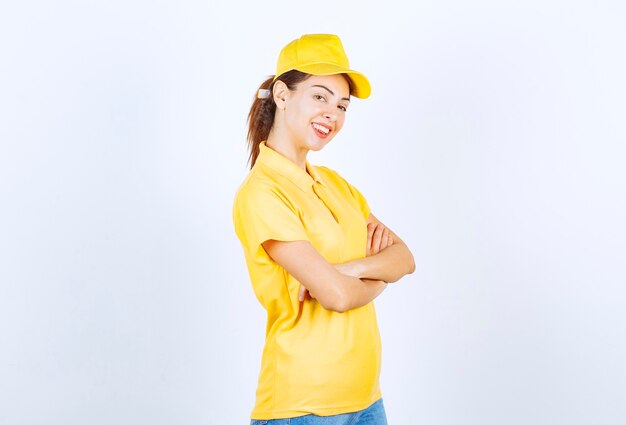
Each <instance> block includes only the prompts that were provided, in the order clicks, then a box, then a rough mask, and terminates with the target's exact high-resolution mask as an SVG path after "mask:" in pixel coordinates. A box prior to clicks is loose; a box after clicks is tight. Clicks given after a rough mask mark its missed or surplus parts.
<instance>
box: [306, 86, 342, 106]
mask: <svg viewBox="0 0 626 425" xmlns="http://www.w3.org/2000/svg"><path fill="white" fill-rule="evenodd" d="M311 87H319V88H321V89H324V90H326V91H327V92H328V93H330V94H332V95H333V96H334V95H335V93H334V92H333V91H332V90H331V89H329V88H328V87H326V86H321V85H319V84H315V85H312V86H311ZM341 100H347V101H348V102H350V98H348V97H342V98H341Z"/></svg>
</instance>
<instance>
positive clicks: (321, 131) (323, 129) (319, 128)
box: [311, 123, 330, 138]
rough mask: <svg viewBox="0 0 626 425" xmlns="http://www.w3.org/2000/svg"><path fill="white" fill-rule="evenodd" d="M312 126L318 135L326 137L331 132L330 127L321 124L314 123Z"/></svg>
mask: <svg viewBox="0 0 626 425" xmlns="http://www.w3.org/2000/svg"><path fill="white" fill-rule="evenodd" d="M311 126H312V127H313V130H314V131H315V134H317V136H318V137H321V138H324V137H326V136H328V135H329V134H330V128H328V127H325V126H323V125H321V124H317V123H313V124H311Z"/></svg>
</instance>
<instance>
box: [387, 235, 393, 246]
mask: <svg viewBox="0 0 626 425" xmlns="http://www.w3.org/2000/svg"><path fill="white" fill-rule="evenodd" d="M391 245H393V236H391V233H390V234H389V236H387V246H391Z"/></svg>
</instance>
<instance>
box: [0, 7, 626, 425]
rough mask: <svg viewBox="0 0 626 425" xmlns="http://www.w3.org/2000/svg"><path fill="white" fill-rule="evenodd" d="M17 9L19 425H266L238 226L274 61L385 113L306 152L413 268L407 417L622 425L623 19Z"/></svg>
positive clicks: (257, 310)
mask: <svg viewBox="0 0 626 425" xmlns="http://www.w3.org/2000/svg"><path fill="white" fill-rule="evenodd" d="M210 3H211V2H200V1H177V2H173V1H172V2H150V1H139V0H135V1H119V0H117V1H109V2H98V3H96V2H91V4H90V3H89V2H87V3H86V2H72V1H69V0H63V1H58V2H53V3H51V2H43V1H39V2H36V1H30V2H28V1H27V2H14V3H13V4H7V5H3V6H2V10H1V11H0V61H1V66H0V77H1V78H0V202H1V208H0V344H1V345H0V347H1V348H0V424H11V425H21V424H29V425H40V424H41V425H43V424H45V425H56V424H59V425H61V424H62V425H73V424H77V425H78V424H81V425H82V424H85V423H89V424H92V425H98V424H112V423H115V424H144V423H145V424H148V423H150V424H154V425H158V424H209V423H212V424H238V423H239V424H242V423H247V421H248V415H249V412H250V410H251V408H252V403H253V399H254V390H255V386H256V378H257V374H258V367H259V362H260V355H261V349H262V344H263V338H264V326H265V325H264V315H263V310H262V309H261V307H260V305H259V304H258V303H257V301H256V299H255V298H254V296H253V294H252V289H251V287H250V284H249V281H248V275H247V271H246V269H245V265H244V261H243V256H242V252H241V249H240V246H239V244H238V241H237V239H236V237H235V235H234V232H233V229H232V224H231V218H230V211H231V202H232V198H233V195H234V191H235V190H236V188H237V186H238V185H239V183H240V182H241V180H242V179H243V177H244V175H245V173H246V164H245V160H246V152H245V140H244V139H245V131H246V129H245V118H246V114H247V112H248V108H249V105H250V102H251V98H252V95H253V93H254V92H255V89H256V88H257V87H258V84H259V83H260V82H261V81H262V80H263V79H264V78H265V77H266V76H267V75H269V74H272V73H273V71H274V65H275V60H276V57H277V55H278V52H279V50H280V48H281V47H282V46H283V45H284V44H286V43H287V42H288V41H290V40H291V39H293V38H296V37H298V36H299V35H301V34H303V33H311V32H331V33H336V34H339V35H340V36H341V38H342V40H343V42H344V45H345V47H346V50H347V51H348V54H349V56H350V58H351V62H352V65H353V66H354V67H355V68H356V69H358V70H361V71H362V72H364V73H365V74H366V75H368V76H369V78H370V80H371V82H372V86H373V94H372V96H371V98H370V99H368V100H366V101H359V100H356V101H354V102H353V105H352V107H351V110H350V111H349V113H348V114H349V116H348V120H347V122H346V126H345V127H344V130H343V131H342V134H340V135H339V136H338V137H337V138H336V139H335V140H334V141H333V142H332V144H331V145H329V146H328V147H327V149H326V150H325V151H324V152H322V153H319V154H316V155H312V156H311V157H310V160H311V162H313V163H317V164H326V165H328V166H331V167H332V168H335V169H337V170H338V171H339V172H340V173H341V174H343V175H344V176H345V177H347V178H348V179H349V180H350V181H352V182H353V183H354V184H355V185H356V186H358V187H359V188H360V189H361V191H362V192H363V193H364V194H365V195H366V196H367V198H368V199H369V202H370V204H371V206H372V207H373V211H374V212H375V213H376V215H377V216H378V217H379V218H381V219H382V220H383V221H384V222H385V223H386V224H388V225H389V226H390V227H391V228H392V229H394V231H396V232H397V233H398V234H399V235H401V236H402V237H403V238H404V239H405V241H406V242H407V243H408V244H409V246H410V247H411V248H412V250H413V252H414V254H415V258H416V261H417V271H416V272H415V274H413V275H411V276H409V277H407V278H405V279H403V280H402V281H401V282H399V283H397V284H394V286H393V287H390V288H389V289H388V290H387V291H386V292H385V293H384V294H383V295H382V296H381V297H380V298H379V299H378V300H377V301H376V304H377V307H378V313H379V322H380V327H381V333H382V337H383V344H384V364H383V372H382V386H383V393H384V398H385V404H386V407H387V414H388V418H389V422H390V424H394V425H402V424H407V425H413V424H429V425H431V424H432V425H448V424H450V425H452V424H471V425H473V424H476V425H490V424H494V425H495V424H498V425H499V424H509V425H514V424H529V423H532V424H550V425H552V424H568V425H575V424H581V425H582V424H594V425H600V424H607V425H608V424H621V423H625V422H626V408H625V407H624V403H623V392H624V386H625V384H626V368H625V366H624V362H623V359H624V358H625V357H626V338H625V336H626V317H625V313H624V307H623V304H624V299H625V296H626V289H624V288H625V283H626V261H624V260H625V258H624V257H625V253H626V224H625V219H624V217H625V216H626V190H625V189H626V172H625V171H624V165H623V164H624V159H625V158H626V155H625V154H626V148H625V147H624V146H625V145H624V144H625V142H626V124H625V123H626V120H625V117H626V101H625V100H624V99H626V83H625V79H624V75H626V58H625V55H624V45H625V42H626V29H625V28H626V26H624V22H626V8H625V7H624V6H623V3H622V2H619V1H617V0H615V1H600V2H593V4H592V3H591V2H576V1H575V2H566V1H560V2H559V1H525V2H515V3H513V2H497V1H493V2H486V1H480V2H464V1H445V2H440V1H439V2H418V3H414V4H412V5H411V6H410V7H409V4H410V3H411V2H404V1H400V0H392V1H385V2H363V1H356V0H354V1H349V2H336V3H311V2H309V3H297V2H296V3H294V2H288V1H283V2H273V3H272V2H250V4H247V3H244V2H239V1H230V2H227V3H225V4H223V5H220V6H214V5H210Z"/></svg>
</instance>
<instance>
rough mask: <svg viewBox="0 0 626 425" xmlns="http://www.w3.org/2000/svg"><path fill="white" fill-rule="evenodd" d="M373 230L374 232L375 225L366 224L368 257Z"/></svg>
mask: <svg viewBox="0 0 626 425" xmlns="http://www.w3.org/2000/svg"><path fill="white" fill-rule="evenodd" d="M374 230H376V224H374V223H368V224H367V245H366V248H367V249H366V250H367V255H370V254H371V252H372V236H373V235H374Z"/></svg>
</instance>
